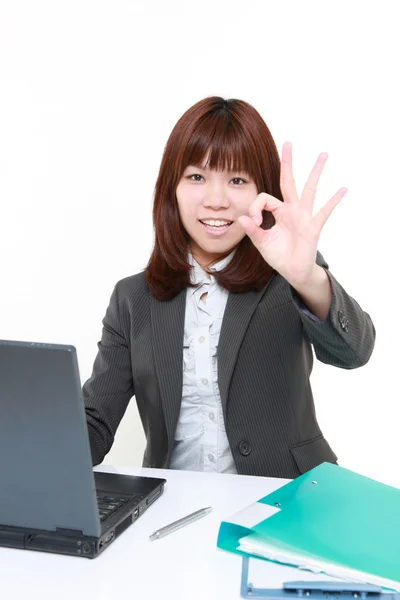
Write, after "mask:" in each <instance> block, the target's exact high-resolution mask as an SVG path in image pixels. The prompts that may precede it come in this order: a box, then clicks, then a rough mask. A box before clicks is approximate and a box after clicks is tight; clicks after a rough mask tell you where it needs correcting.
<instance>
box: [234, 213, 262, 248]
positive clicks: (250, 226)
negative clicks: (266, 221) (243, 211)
mask: <svg viewBox="0 0 400 600" xmlns="http://www.w3.org/2000/svg"><path fill="white" fill-rule="evenodd" d="M238 221H239V223H240V224H241V226H242V227H243V229H244V230H245V232H246V235H248V236H249V238H250V239H251V241H252V242H253V244H254V245H255V246H256V248H258V247H259V246H260V245H261V243H262V241H263V240H264V236H265V233H266V232H265V231H264V229H261V227H258V226H257V225H256V224H255V222H254V221H253V219H251V218H250V217H248V216H246V215H242V216H241V217H239V218H238Z"/></svg>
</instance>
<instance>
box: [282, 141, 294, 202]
mask: <svg viewBox="0 0 400 600" xmlns="http://www.w3.org/2000/svg"><path fill="white" fill-rule="evenodd" d="M280 186H281V192H282V195H283V197H284V199H285V201H286V202H296V200H298V196H297V190H296V183H295V181H294V177H293V167H292V144H291V143H290V142H285V143H284V144H283V147H282V160H281V175H280Z"/></svg>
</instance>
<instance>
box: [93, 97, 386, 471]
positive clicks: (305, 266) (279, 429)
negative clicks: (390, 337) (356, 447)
mask: <svg viewBox="0 0 400 600" xmlns="http://www.w3.org/2000/svg"><path fill="white" fill-rule="evenodd" d="M326 158H327V155H326V154H321V155H320V156H319V157H318V159H317V162H316V164H315V166H314V168H313V169H312V171H311V174H310V176H309V179H308V181H307V183H306V186H305V188H304V191H303V194H302V195H301V198H300V199H299V198H298V197H297V193H296V188H295V184H294V180H293V174H292V164H291V163H292V155H291V145H290V144H288V143H286V144H285V145H284V147H283V151H282V164H280V160H279V155H278V152H277V149H276V146H275V143H274V141H273V139H272V136H271V133H270V132H269V130H268V128H267V126H266V124H265V123H264V121H263V120H262V118H261V117H260V115H259V114H258V112H257V111H256V110H255V109H254V108H253V107H252V106H250V105H249V104H247V103H246V102H243V101H240V100H227V101H226V100H224V99H222V98H218V97H212V98H206V99H205V100H202V101H201V102H198V103H197V104H195V105H194V106H193V107H191V108H190V109H189V110H188V111H187V112H186V113H185V114H184V115H183V116H182V117H181V119H180V120H179V121H178V123H177V124H176V126H175V127H174V129H173V131H172V133H171V135H170V138H169V140H168V143H167V145H166V148H165V151H164V156H163V159H162V163H161V167H160V172H159V176H158V179H157V183H156V188H155V198H154V209H153V218H154V226H155V243H154V249H153V252H152V255H151V258H150V261H149V263H148V266H147V268H146V270H145V271H144V272H142V273H138V274H136V275H134V276H132V277H128V278H126V279H124V280H122V281H120V282H118V283H117V285H116V287H115V289H114V292H113V295H112V297H111V301H110V305H109V307H108V309H107V313H106V316H105V318H104V321H103V325H104V327H103V334H102V339H101V342H100V343H99V352H98V355H97V357H96V360H95V363H94V368H93V374H92V376H91V378H90V379H89V380H88V381H87V382H86V383H85V385H84V387H83V392H84V398H85V404H86V413H87V422H88V429H89V435H90V442H91V448H92V457H93V462H94V464H98V463H99V462H101V461H102V460H103V458H104V456H105V454H106V453H107V452H108V451H109V450H110V448H111V446H112V443H113V440H114V435H115V432H116V430H117V427H118V425H119V422H120V420H121V418H122V416H123V414H124V412H125V409H126V407H127V405H128V402H129V401H130V399H131V397H132V396H133V395H135V396H136V401H137V405H138V409H139V413H140V417H141V420H142V423H143V427H144V431H145V434H146V440H147V445H146V449H145V453H144V458H143V466H146V467H158V468H176V469H191V470H213V471H220V472H230V473H243V474H248V475H264V476H272V477H285V478H293V477H296V476H298V475H299V474H300V473H303V472H305V471H307V470H308V469H310V468H312V467H314V466H316V465H318V464H319V463H321V462H323V461H330V462H336V459H337V457H336V455H335V454H334V452H333V451H332V450H331V448H330V446H329V445H328V443H327V441H326V440H325V438H324V437H323V435H322V433H321V430H320V428H319V426H318V423H317V420H316V415H315V408H314V402H313V397H312V392H311V388H310V382H309V377H310V373H311V369H312V362H313V355H312V347H314V351H315V354H316V356H317V358H318V359H319V360H321V361H322V362H325V363H327V364H331V365H335V366H338V367H342V368H346V369H351V368H355V367H359V366H361V365H364V364H365V363H366V362H367V361H368V359H369V357H370V355H371V352H372V349H373V346H374V339H375V331H374V327H373V324H372V322H371V319H370V317H369V316H368V315H367V314H366V313H364V312H363V311H362V310H361V308H360V307H359V305H358V304H357V303H356V302H355V300H353V299H352V298H351V297H350V296H349V295H348V294H347V293H346V292H345V291H344V290H343V288H342V287H341V286H340V284H339V283H338V282H337V281H336V279H335V278H334V277H333V276H332V274H331V273H330V272H329V270H328V265H327V264H326V262H325V261H324V259H323V257H322V256H321V255H320V254H319V253H318V252H317V244H318V239H319V235H320V233H321V229H322V227H323V225H324V223H325V222H326V220H327V218H328V217H329V215H330V213H331V212H332V210H333V209H334V207H335V206H336V205H337V204H338V202H339V201H340V200H341V198H342V197H343V196H344V194H345V192H346V191H347V190H346V189H344V188H343V189H341V190H340V191H339V192H337V193H336V194H335V195H334V196H333V197H332V198H331V199H330V200H329V201H328V202H327V203H326V204H325V206H324V207H323V208H322V209H321V210H320V211H319V212H318V213H317V214H316V215H315V216H312V210H313V203H314V197H315V192H316V187H317V183H318V180H319V177H320V174H321V172H322V169H323V166H324V163H325V161H326Z"/></svg>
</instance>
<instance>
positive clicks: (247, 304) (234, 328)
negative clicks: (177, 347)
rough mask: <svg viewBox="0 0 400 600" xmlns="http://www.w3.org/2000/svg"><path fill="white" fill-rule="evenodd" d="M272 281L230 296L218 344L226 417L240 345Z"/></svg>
mask: <svg viewBox="0 0 400 600" xmlns="http://www.w3.org/2000/svg"><path fill="white" fill-rule="evenodd" d="M272 279H273V276H272V277H271V278H270V279H269V281H268V282H267V283H266V284H265V286H264V287H263V288H262V289H261V290H259V291H251V292H246V293H243V294H233V293H230V294H229V297H228V302H227V304H226V308H225V313H224V317H223V320H222V326H221V334H220V337H219V344H218V386H219V391H220V395H221V402H222V408H223V412H224V415H225V416H226V405H227V401H228V391H229V385H230V382H231V378H232V374H233V370H234V368H235V364H236V359H237V356H238V353H239V349H240V345H241V343H242V340H243V337H244V335H245V333H246V330H247V327H248V325H249V323H250V319H251V317H252V316H253V313H254V311H255V309H256V307H257V305H258V303H259V302H260V300H261V297H262V296H263V294H264V293H265V291H266V289H267V287H268V286H269V284H270V283H271V280H272Z"/></svg>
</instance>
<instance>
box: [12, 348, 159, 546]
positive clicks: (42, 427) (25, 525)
mask: <svg viewBox="0 0 400 600" xmlns="http://www.w3.org/2000/svg"><path fill="white" fill-rule="evenodd" d="M165 483H166V480H165V479H156V478H152V477H151V478H150V477H149V478H148V477H131V476H127V475H117V474H109V473H97V472H96V473H94V472H93V468H92V461H91V453H90V445H89V437H88V432H87V425H86V417H85V409H84V405H83V400H82V393H81V384H80V379H79V371H78V362H77V356H76V350H75V348H74V347H73V346H64V345H53V344H38V343H30V342H13V341H2V340H0V546H7V547H10V548H21V549H25V550H42V551H45V552H58V553H62V554H72V555H74V556H83V557H87V558H94V557H96V556H97V555H98V554H99V553H100V552H102V551H103V550H104V549H105V548H107V547H108V546H109V545H110V544H111V543H112V542H113V541H114V540H115V539H116V538H117V537H118V536H119V535H120V534H121V533H122V532H123V531H124V530H125V529H126V528H127V527H129V525H131V524H132V523H133V522H134V521H136V519H138V517H140V515H141V514H142V513H143V512H144V511H145V510H146V509H147V508H148V507H149V506H150V505H151V504H152V503H153V502H154V501H155V500H156V499H157V498H159V497H160V496H161V494H162V493H163V490H164V484H165Z"/></svg>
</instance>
